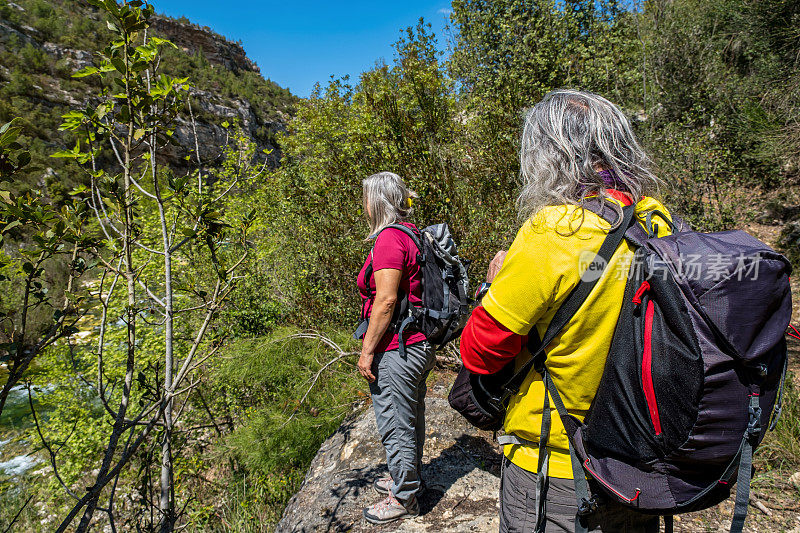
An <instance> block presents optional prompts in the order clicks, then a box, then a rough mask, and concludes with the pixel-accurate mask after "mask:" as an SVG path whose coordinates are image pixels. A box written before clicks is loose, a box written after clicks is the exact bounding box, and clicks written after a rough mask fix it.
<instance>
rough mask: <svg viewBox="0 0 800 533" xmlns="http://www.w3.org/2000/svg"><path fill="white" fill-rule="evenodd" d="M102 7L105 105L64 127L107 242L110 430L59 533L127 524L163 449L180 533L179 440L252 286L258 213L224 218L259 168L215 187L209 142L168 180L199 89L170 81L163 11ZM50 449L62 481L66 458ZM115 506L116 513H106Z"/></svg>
mask: <svg viewBox="0 0 800 533" xmlns="http://www.w3.org/2000/svg"><path fill="white" fill-rule="evenodd" d="M89 3H90V4H92V5H93V6H96V7H97V8H99V9H101V10H102V11H103V12H104V13H105V14H106V15H107V16H108V19H109V20H108V24H107V25H108V29H109V31H110V32H111V34H112V35H113V39H112V41H111V42H110V43H109V45H108V46H107V47H105V48H104V49H103V50H101V51H99V52H98V53H97V54H96V55H95V57H94V65H92V66H89V67H85V68H83V69H81V70H80V71H78V72H77V73H76V74H75V76H76V77H88V76H92V77H95V78H96V79H97V82H98V85H99V86H100V87H101V90H100V94H99V95H98V96H99V99H98V100H97V101H95V102H94V103H93V104H92V105H90V106H88V107H87V108H85V109H82V110H75V111H71V112H69V113H67V114H65V115H64V117H63V118H64V122H63V124H62V126H61V128H62V129H64V130H67V131H69V132H72V134H73V135H74V136H75V137H76V138H77V143H76V144H75V147H74V148H73V149H71V150H64V151H61V152H58V153H56V154H54V157H59V158H68V159H73V160H75V161H76V162H77V163H79V164H80V165H82V166H83V167H84V168H86V170H87V172H88V178H89V185H88V186H87V187H85V190H83V191H81V192H83V193H85V194H86V195H87V196H88V202H87V204H88V205H89V207H90V208H91V210H92V212H93V213H94V215H95V221H96V223H97V226H98V229H99V231H100V232H101V233H102V235H103V237H104V246H105V251H104V253H103V254H100V255H99V261H100V262H99V266H98V268H99V272H98V273H97V277H98V278H99V282H98V286H97V290H96V292H94V293H93V295H94V296H95V297H96V304H97V306H98V308H99V311H100V316H99V334H98V336H99V339H98V341H97V346H96V348H95V354H96V372H95V374H94V375H95V378H94V379H92V380H91V381H90V380H89V379H88V378H86V377H85V376H82V380H84V381H85V382H87V383H91V384H92V386H93V388H94V389H95V393H96V395H97V398H98V399H99V401H100V403H101V404H102V406H103V408H104V414H105V416H107V417H108V423H109V426H110V431H108V432H107V434H106V437H105V443H104V449H103V450H102V461H101V464H100V466H99V468H98V469H97V472H96V475H94V476H93V477H94V478H95V481H94V483H93V484H92V485H91V486H90V487H89V488H88V489H87V490H86V491H85V493H78V492H77V491H72V490H69V492H70V493H72V494H75V496H76V500H77V502H76V503H75V504H74V505H73V506H72V509H71V510H70V511H69V512H68V513H67V515H66V517H65V518H64V519H63V521H62V522H61V524H60V526H59V527H58V529H57V530H58V531H65V530H66V529H67V528H68V527H70V524H71V523H72V522H73V520H74V519H75V518H76V517H77V516H78V514H82V516H81V519H80V522H79V524H78V526H77V531H86V530H88V528H89V527H90V526H91V524H92V518H93V516H94V514H95V511H96V510H97V509H102V510H103V511H104V512H105V513H106V514H107V515H108V519H109V521H110V523H111V524H112V525H113V524H114V494H115V490H116V487H117V484H118V482H119V478H120V474H121V472H122V470H123V468H124V467H125V466H126V465H127V464H128V463H129V462H130V461H131V459H132V458H133V457H134V455H135V454H136V453H137V451H138V450H139V448H140V447H141V446H142V445H147V443H149V442H150V439H151V438H153V437H155V438H157V440H158V442H159V445H160V453H159V454H158V456H159V459H158V464H159V470H160V473H159V475H158V476H157V478H158V484H157V489H156V497H155V500H156V501H157V509H158V513H157V521H158V528H159V529H160V530H161V531H162V532H167V531H172V530H173V528H174V526H175V522H176V520H177V518H178V516H177V511H176V498H177V497H178V495H176V494H175V477H174V450H173V441H174V438H175V424H176V421H177V419H178V417H179V416H180V413H181V412H182V410H181V409H176V400H177V399H179V398H182V397H184V395H186V394H188V393H190V392H191V391H192V390H193V389H194V387H195V386H196V384H197V381H196V380H193V377H192V376H194V374H195V373H196V371H197V370H198V369H199V368H200V367H201V366H202V363H203V361H205V360H207V359H208V358H210V357H211V356H213V354H215V353H216V352H217V350H218V349H219V347H220V345H221V339H220V338H219V337H218V336H211V335H210V328H211V325H212V323H213V321H214V320H215V317H216V316H217V314H218V312H219V310H220V308H221V307H222V305H223V302H225V300H226V299H227V297H228V295H229V294H230V293H231V291H232V290H233V288H234V286H235V284H236V281H237V280H238V277H237V276H236V275H235V274H236V271H237V269H239V267H240V266H241V265H242V264H243V262H244V261H245V259H246V257H247V254H248V249H249V244H248V242H247V231H248V228H249V226H250V225H251V223H252V221H253V219H254V217H255V211H254V210H251V211H250V212H248V213H245V214H241V213H236V214H231V215H230V216H229V215H228V214H226V213H224V212H223V209H224V207H225V202H226V199H227V197H228V195H229V194H230V193H231V191H233V190H234V189H235V188H236V186H237V183H238V181H239V180H240V179H244V178H247V177H251V175H250V174H248V173H249V171H250V170H251V168H252V161H250V160H244V161H242V162H240V164H239V165H238V166H237V168H236V172H234V173H226V174H225V175H224V176H216V179H214V180H212V179H211V177H210V175H209V174H208V172H206V171H204V170H203V165H202V161H201V160H200V158H199V150H198V146H197V144H196V141H195V146H194V147H193V150H192V152H190V155H187V158H189V159H191V157H192V155H193V157H194V159H195V161H194V163H195V169H194V171H193V172H190V173H188V174H186V175H184V176H175V175H174V174H173V172H172V171H171V170H170V169H168V168H163V167H161V165H160V163H159V161H160V159H161V156H162V154H163V152H164V150H166V149H168V147H169V146H170V144H171V142H172V141H171V139H172V136H173V133H174V131H175V121H176V118H177V117H178V114H179V113H180V111H181V110H182V109H183V106H184V105H185V104H186V101H187V80H186V79H185V78H175V77H171V76H167V75H165V74H163V73H159V72H158V65H159V57H160V51H161V49H162V48H163V47H167V46H170V45H171V43H169V42H168V41H166V40H164V39H161V38H158V37H153V36H151V35H148V32H147V30H148V26H149V20H150V18H151V17H152V15H153V7H152V6H151V5H149V4H146V3H143V2H140V1H136V0H132V1H130V2H125V3H122V4H117V3H116V2H115V1H114V0H90V2H89ZM189 109H190V111H189V113H190V114H191V108H189ZM192 127H193V128H194V127H195V125H194V122H192ZM103 151H110V152H111V153H112V154H113V160H114V162H115V163H116V165H114V166H113V167H112V168H105V167H100V166H98V164H97V159H98V157H99V156H100V155H101V154H102V152H103ZM191 162H192V161H190V163H191ZM237 215H238V216H237ZM176 265H192V266H193V267H197V269H195V268H190V269H185V271H184V269H181V270H178V269H176ZM204 268H205V269H204ZM202 272H207V273H208V275H203V274H202ZM120 291H121V294H120ZM142 324H144V325H145V328H144V329H142V328H141V327H140V326H141V325H142ZM136 402H138V406H136V405H135V403H136ZM40 436H41V437H42V441H43V444H44V446H45V448H46V449H47V450H48V452H50V455H51V460H52V463H53V467H54V468H56V466H57V465H56V460H55V452H54V451H52V447H51V446H50V445H49V444H48V442H47V441H48V439H47V438H46V437H45V436H44V435H43V434H40ZM66 440H68V437H67V438H66V439H65V441H66ZM146 468H148V469H149V468H150V465H147V466H146ZM56 475H58V473H57V470H56ZM62 484H63V485H64V486H65V488H68V486H67V483H66V482H64V483H62ZM101 498H103V499H107V501H108V503H107V505H106V506H105V507H104V506H102V505H100V501H101ZM150 498H151V495H149V494H148V495H147V500H148V501H149V500H150ZM147 527H153V526H152V525H151V526H147Z"/></svg>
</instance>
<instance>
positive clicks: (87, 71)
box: [72, 67, 100, 78]
mask: <svg viewBox="0 0 800 533" xmlns="http://www.w3.org/2000/svg"><path fill="white" fill-rule="evenodd" d="M98 72H100V69H99V68H97V67H84V68H82V69H80V70H78V71H76V72H75V73H74V74H73V75H72V77H73V78H85V77H86V76H91V75H92V74H97V73H98Z"/></svg>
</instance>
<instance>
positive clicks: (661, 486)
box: [499, 203, 792, 532]
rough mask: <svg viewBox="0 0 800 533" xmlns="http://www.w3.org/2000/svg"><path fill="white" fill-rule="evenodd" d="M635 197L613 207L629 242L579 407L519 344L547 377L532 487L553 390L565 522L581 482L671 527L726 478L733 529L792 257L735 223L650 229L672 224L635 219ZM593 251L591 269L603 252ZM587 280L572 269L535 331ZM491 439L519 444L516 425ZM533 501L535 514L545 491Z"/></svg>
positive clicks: (763, 419)
mask: <svg viewBox="0 0 800 533" xmlns="http://www.w3.org/2000/svg"><path fill="white" fill-rule="evenodd" d="M587 207H588V208H589V209H591V210H592V211H595V212H596V213H597V214H599V215H600V216H601V217H603V218H605V219H606V220H609V221H613V220H616V217H617V215H616V213H615V210H613V209H611V208H610V207H608V206H607V205H605V204H603V205H601V204H597V203H594V204H589V205H588V206H587ZM633 209H634V208H633V206H630V207H626V208H624V218H623V229H625V230H626V231H625V238H626V240H627V241H628V242H629V243H630V244H631V246H632V247H633V248H634V249H635V254H634V260H633V264H632V267H631V272H630V276H629V278H628V281H627V284H626V289H625V296H624V300H623V303H622V309H621V311H620V315H619V319H618V322H617V327H616V330H615V333H614V337H613V339H612V344H611V348H610V350H609V353H608V357H607V359H606V366H605V369H604V372H603V377H602V379H601V381H600V386H599V389H598V391H597V394H596V396H595V398H594V400H593V402H592V405H591V407H590V409H589V411H588V413H587V415H586V417H585V420H584V421H583V422H581V421H580V420H579V419H577V418H575V417H573V416H572V415H570V414H568V413H567V411H566V409H565V407H564V404H563V402H562V400H561V396H560V394H559V392H558V390H557V389H556V387H555V385H554V384H553V381H552V379H551V378H550V375H549V372H548V371H547V360H546V355H545V353H544V350H543V346H542V345H541V344H537V341H538V339H535V340H533V341H531V345H530V349H531V353H532V354H535V357H534V358H533V359H532V360H531V361H530V362H529V364H526V365H524V367H523V368H522V369H521V370H520V372H519V373H518V374H517V375H519V374H523V373H524V374H527V372H528V371H530V369H531V368H534V369H535V370H536V371H537V372H539V373H540V374H541V375H542V379H543V381H544V385H545V391H546V392H545V407H544V411H543V417H542V429H541V435H542V436H543V437H542V439H541V442H540V443H538V446H539V454H540V455H539V457H540V459H539V472H540V473H542V475H540V476H539V487H538V489H539V490H538V492H539V494H541V493H542V492H541V491H543V490H546V487H545V484H546V477H547V476H546V464H547V463H546V457H547V450H546V443H547V435H548V434H549V429H550V403H549V402H550V400H551V399H552V401H553V403H554V404H555V407H556V409H557V411H558V413H559V415H560V417H561V420H562V422H563V423H564V427H565V430H566V432H567V436H568V437H569V443H570V455H571V456H572V463H573V465H572V466H573V474H574V476H573V477H574V479H575V490H576V496H577V500H578V501H577V503H578V516H577V517H576V531H586V526H585V521H584V518H585V517H586V516H587V515H589V514H591V513H592V512H594V511H595V510H596V509H597V499H596V498H595V496H594V495H593V493H594V494H597V493H598V492H601V493H602V494H603V495H604V496H605V497H606V498H612V499H614V500H616V501H618V502H620V503H622V504H623V505H625V506H627V507H629V508H631V509H635V510H637V511H640V512H643V513H650V514H656V515H662V516H664V520H665V524H666V530H667V531H668V532H669V531H671V530H672V516H673V515H675V514H680V513H684V512H689V511H696V510H700V509H704V508H707V507H711V506H713V505H716V504H717V503H719V502H721V501H723V500H725V499H726V498H728V497H729V496H730V490H731V485H732V484H733V483H734V482H736V481H738V485H737V491H736V503H735V508H734V516H733V521H732V524H731V531H733V532H740V531H742V529H743V526H744V520H745V517H746V515H747V507H748V500H749V488H750V479H751V475H752V458H753V451H754V450H755V448H756V446H758V444H759V443H760V442H761V439H763V437H764V434H765V432H766V429H767V428H770V429H772V428H774V426H775V424H776V423H777V420H778V416H779V415H780V409H781V407H780V405H781V396H782V390H783V380H784V377H785V373H786V365H787V348H786V340H785V337H784V332H785V331H786V328H787V326H788V325H789V320H790V318H791V312H792V305H791V291H790V287H789V274H790V272H791V265H790V264H789V262H788V261H787V260H786V258H785V257H783V256H782V255H780V254H779V253H777V252H775V251H773V250H772V249H771V248H769V247H768V246H766V245H765V244H763V243H762V242H761V241H759V240H757V239H755V238H754V237H751V236H750V235H748V234H746V233H744V232H742V231H726V232H720V233H699V232H694V231H691V230H689V229H682V230H679V228H675V227H674V226H673V234H672V235H670V236H666V237H661V238H657V237H655V234H656V233H657V232H656V230H654V229H653V226H654V222H653V220H652V217H654V216H657V217H658V218H659V219H661V222H659V223H664V224H669V225H671V226H672V223H671V222H670V221H669V220H668V219H667V218H666V217H665V216H663V215H661V214H660V213H658V212H657V211H656V212H650V213H648V215H647V221H646V225H647V227H648V230H647V231H645V230H644V229H643V228H642V227H641V226H640V225H639V224H638V223H636V222H635V217H633V216H632V214H633ZM614 233H617V234H618V233H619V232H614ZM610 240H612V239H607V242H608V241H610ZM613 240H617V242H619V240H618V239H613ZM606 247H607V246H606V245H604V248H606ZM613 248H616V246H615V245H614V246H613ZM611 251H612V252H613V249H612V250H611ZM602 252H607V250H603V251H602ZM598 257H601V260H600V263H601V264H600V268H601V269H602V268H603V267H604V266H605V265H604V264H603V261H605V262H606V263H607V260H608V257H610V255H606V253H600V254H598ZM595 283H596V279H593V280H592V281H587V280H582V281H581V282H580V283H579V284H578V286H576V288H575V289H574V290H573V291H572V293H571V294H570V296H569V297H568V299H567V301H566V302H565V303H564V305H562V307H561V308H560V309H559V311H558V312H557V313H556V316H555V317H554V318H553V320H552V323H551V326H552V327H548V330H547V333H546V334H545V341H544V343H542V344H545V343H547V344H549V341H551V340H552V339H553V338H554V337H555V335H556V334H557V333H558V330H560V329H561V328H563V326H564V325H565V324H566V323H567V322H568V321H569V319H570V318H571V317H572V316H573V315H574V313H575V312H576V311H577V310H578V309H579V308H580V306H581V305H582V304H583V302H584V300H585V297H586V295H588V292H589V291H590V290H591V288H592V287H593V286H594V284H595ZM574 296H575V297H574ZM534 337H535V335H534ZM517 375H515V377H517ZM523 377H524V375H523ZM511 381H514V382H515V383H516V382H518V381H517V380H513V379H512V380H511ZM512 388H513V387H512ZM504 396H505V395H504ZM499 440H500V441H501V443H505V444H514V443H518V444H521V443H526V444H530V443H528V442H526V441H523V440H522V439H519V438H518V437H516V436H515V435H504V436H502V437H500V439H499ZM543 468H544V471H543V470H542V469H543ZM587 476H588V477H589V479H590V482H589V483H587V481H586V477H587ZM539 506H540V507H539V511H540V512H539V517H540V520H541V518H543V517H544V516H545V514H546V509H545V499H544V498H541V501H540V502H539ZM539 525H540V526H542V527H543V525H544V522H543V521H540V524H539ZM537 531H538V528H537Z"/></svg>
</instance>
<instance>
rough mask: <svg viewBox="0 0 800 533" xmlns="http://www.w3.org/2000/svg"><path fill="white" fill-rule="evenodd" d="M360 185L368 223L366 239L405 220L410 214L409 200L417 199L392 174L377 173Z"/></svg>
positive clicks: (401, 181) (395, 175)
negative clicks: (362, 189) (362, 190)
mask: <svg viewBox="0 0 800 533" xmlns="http://www.w3.org/2000/svg"><path fill="white" fill-rule="evenodd" d="M361 185H362V186H363V188H364V199H363V200H364V213H365V214H366V215H367V221H368V222H369V235H368V236H367V239H371V238H374V237H376V236H377V235H378V233H379V232H380V231H381V230H382V229H383V228H385V227H386V226H388V225H389V224H394V223H396V222H400V221H402V220H405V219H406V218H407V217H408V216H409V215H410V214H411V212H412V210H413V209H412V207H411V198H417V193H415V192H414V191H412V190H411V189H409V188H408V186H406V184H405V182H404V181H403V178H401V177H400V176H398V175H397V174H395V173H394V172H378V173H377V174H373V175H372V176H369V177H368V178H365V179H364V180H363V181H362V182H361ZM367 206H369V209H367Z"/></svg>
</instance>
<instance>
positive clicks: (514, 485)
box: [500, 456, 660, 533]
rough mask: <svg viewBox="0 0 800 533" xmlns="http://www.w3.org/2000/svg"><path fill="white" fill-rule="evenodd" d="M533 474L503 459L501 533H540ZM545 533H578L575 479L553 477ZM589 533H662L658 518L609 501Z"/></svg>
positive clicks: (593, 517)
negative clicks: (537, 528) (595, 532)
mask: <svg viewBox="0 0 800 533" xmlns="http://www.w3.org/2000/svg"><path fill="white" fill-rule="evenodd" d="M537 477H538V476H537V475H536V474H534V473H533V472H528V471H527V470H525V469H523V468H520V467H518V466H517V465H515V464H514V463H512V462H511V461H509V460H508V458H507V457H505V456H504V457H503V472H502V474H501V476H500V533H533V531H535V530H536V515H537V513H538V510H539V502H537V501H536V479H537ZM547 483H548V488H547V496H546V501H547V507H546V508H545V519H546V520H547V522H546V524H545V533H562V532H563V533H569V532H573V531H575V515H576V514H577V512H578V505H577V503H576V498H575V483H574V482H573V481H572V480H571V479H560V478H553V477H551V478H550V479H548V481H547ZM587 522H588V523H587V526H588V528H589V531H605V532H607V533H658V531H659V526H660V519H659V517H658V516H652V515H645V514H641V513H637V512H636V511H632V510H630V509H628V508H626V507H623V506H622V505H621V504H619V503H617V502H614V501H611V500H606V501H604V502H601V503H600V505H599V506H598V509H597V511H595V512H594V513H592V514H591V515H589V516H588V517H587Z"/></svg>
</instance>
